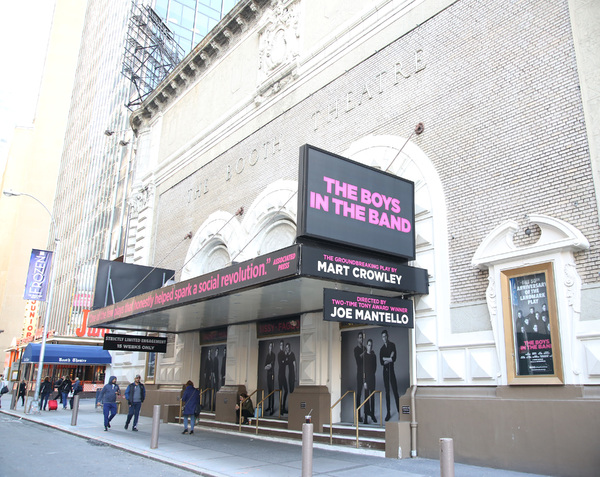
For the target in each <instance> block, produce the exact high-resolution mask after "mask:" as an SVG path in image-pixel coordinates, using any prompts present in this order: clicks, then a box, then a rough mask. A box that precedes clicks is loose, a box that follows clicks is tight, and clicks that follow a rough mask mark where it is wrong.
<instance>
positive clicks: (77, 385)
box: [69, 378, 83, 409]
mask: <svg viewBox="0 0 600 477" xmlns="http://www.w3.org/2000/svg"><path fill="white" fill-rule="evenodd" d="M82 392H83V386H82V385H81V381H79V378H75V382H74V383H73V393H72V394H73V395H72V396H71V399H70V400H69V407H70V408H71V409H73V400H74V399H75V396H77V395H78V394H79V393H82Z"/></svg>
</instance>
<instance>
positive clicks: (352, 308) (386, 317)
mask: <svg viewBox="0 0 600 477" xmlns="http://www.w3.org/2000/svg"><path fill="white" fill-rule="evenodd" d="M323 318H324V319H325V321H339V322H342V323H352V324H356V325H358V324H360V325H380V326H400V327H407V328H413V303H412V301H411V300H403V299H401V298H393V297H387V296H378V295H365V294H362V293H354V292H347V291H342V290H332V289H329V288H325V289H323Z"/></svg>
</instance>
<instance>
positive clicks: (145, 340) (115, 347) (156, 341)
mask: <svg viewBox="0 0 600 477" xmlns="http://www.w3.org/2000/svg"><path fill="white" fill-rule="evenodd" d="M102 349H105V350H109V351H110V350H112V351H144V352H146V353H165V352H166V351H167V338H162V337H159V336H138V335H121V334H116V333H107V334H105V335H104V345H103V346H102Z"/></svg>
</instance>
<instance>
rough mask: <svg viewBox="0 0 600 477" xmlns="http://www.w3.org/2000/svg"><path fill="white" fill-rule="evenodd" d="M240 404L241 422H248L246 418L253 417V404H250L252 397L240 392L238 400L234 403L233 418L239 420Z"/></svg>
mask: <svg viewBox="0 0 600 477" xmlns="http://www.w3.org/2000/svg"><path fill="white" fill-rule="evenodd" d="M240 406H242V417H243V421H242V424H250V421H249V420H248V418H250V417H254V406H253V405H252V399H250V397H249V396H248V394H247V393H240V402H239V404H236V405H235V420H236V422H240V421H239V416H240Z"/></svg>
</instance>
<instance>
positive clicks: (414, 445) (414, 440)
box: [410, 384, 417, 457]
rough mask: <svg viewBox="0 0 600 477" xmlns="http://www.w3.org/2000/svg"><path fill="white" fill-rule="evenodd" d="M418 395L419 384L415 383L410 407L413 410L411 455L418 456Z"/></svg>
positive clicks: (411, 393) (412, 388)
mask: <svg viewBox="0 0 600 477" xmlns="http://www.w3.org/2000/svg"><path fill="white" fill-rule="evenodd" d="M416 395H417V385H416V384H415V385H413V386H412V387H411V390H410V407H411V409H412V412H411V413H410V415H411V419H410V456H411V457H417V406H416V402H417V400H416V399H415V397H416Z"/></svg>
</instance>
